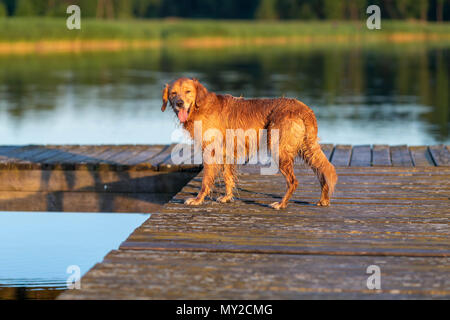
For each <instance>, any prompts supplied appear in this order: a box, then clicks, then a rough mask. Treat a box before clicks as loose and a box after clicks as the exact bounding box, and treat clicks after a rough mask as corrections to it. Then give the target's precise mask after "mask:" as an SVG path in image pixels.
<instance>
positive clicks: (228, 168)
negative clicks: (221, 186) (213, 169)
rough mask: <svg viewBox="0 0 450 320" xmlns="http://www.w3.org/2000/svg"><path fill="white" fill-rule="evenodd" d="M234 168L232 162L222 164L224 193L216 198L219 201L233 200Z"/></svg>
mask: <svg viewBox="0 0 450 320" xmlns="http://www.w3.org/2000/svg"><path fill="white" fill-rule="evenodd" d="M235 176H236V168H235V165H234V164H225V165H224V166H223V180H224V181H225V192H226V193H225V195H224V196H221V197H219V198H217V201H218V202H220V203H227V202H231V201H232V200H233V189H234V186H235V182H234V179H235Z"/></svg>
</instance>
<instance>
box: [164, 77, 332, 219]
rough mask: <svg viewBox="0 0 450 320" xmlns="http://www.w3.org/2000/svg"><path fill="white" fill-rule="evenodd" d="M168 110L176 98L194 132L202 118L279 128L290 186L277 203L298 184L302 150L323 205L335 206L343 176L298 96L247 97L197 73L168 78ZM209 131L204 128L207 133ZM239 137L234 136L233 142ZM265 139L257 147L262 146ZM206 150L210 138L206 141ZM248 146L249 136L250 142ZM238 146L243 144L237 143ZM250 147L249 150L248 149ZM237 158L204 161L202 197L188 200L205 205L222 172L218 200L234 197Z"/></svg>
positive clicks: (282, 165)
mask: <svg viewBox="0 0 450 320" xmlns="http://www.w3.org/2000/svg"><path fill="white" fill-rule="evenodd" d="M162 101H163V105H162V108H161V110H162V111H164V110H165V109H166V107H167V103H168V102H170V105H171V106H172V109H173V110H174V112H175V113H176V115H177V117H178V119H179V120H180V122H181V124H182V126H183V127H184V129H185V130H187V131H188V132H189V134H190V135H191V138H194V122H197V121H201V123H202V130H203V132H205V131H207V130H208V129H215V130H219V131H220V132H222V133H223V136H225V135H226V130H227V129H235V130H236V129H243V130H248V129H254V130H257V131H258V130H261V129H266V130H267V132H269V134H268V139H269V141H270V132H272V131H271V130H273V129H277V130H278V139H279V140H278V158H279V162H278V168H279V170H280V172H281V173H282V174H283V175H284V177H285V178H286V183H287V191H286V194H285V195H284V197H283V199H282V200H281V201H280V202H275V203H272V204H271V205H270V206H271V207H272V208H274V209H277V210H278V209H283V208H286V206H287V204H288V201H289V198H290V197H291V196H292V193H293V192H294V191H295V190H296V188H297V186H298V181H297V179H296V177H295V175H294V160H295V157H296V156H300V157H301V158H302V159H303V160H304V161H305V163H306V164H308V165H309V166H310V167H311V168H312V170H313V171H314V172H315V173H316V175H317V177H318V179H319V182H320V185H321V188H322V194H321V197H320V200H319V202H318V203H317V205H318V206H329V204H330V196H331V194H332V193H333V190H334V187H335V185H336V182H337V175H336V171H335V168H334V166H333V165H332V164H331V163H330V162H329V161H328V159H327V157H326V156H325V154H324V153H323V152H322V149H321V148H320V145H319V143H318V138H317V130H318V129H317V120H316V117H315V115H314V112H313V111H312V110H311V109H310V108H309V107H308V106H306V105H305V104H303V103H302V102H300V101H298V100H296V99H288V98H276V99H244V98H236V97H233V96H231V95H221V94H215V93H214V92H210V91H208V90H207V89H206V88H205V87H204V86H203V85H202V84H200V82H199V81H198V80H197V79H190V78H180V79H177V80H175V81H173V82H172V83H170V84H166V86H165V88H164V90H163V95H162ZM202 137H203V133H202ZM233 143H234V142H233ZM259 145H260V144H258V146H257V148H259ZM201 146H202V151H203V153H204V152H205V150H204V148H205V146H206V144H205V142H204V141H202V142H201ZM245 147H246V149H248V141H246V142H245ZM236 149H237V148H236ZM247 152H249V151H248V150H247ZM235 166H236V164H235V163H231V164H230V163H228V164H226V163H225V162H223V164H219V163H217V164H215V163H212V164H211V163H209V164H206V163H204V169H203V170H204V171H203V181H202V187H201V190H200V192H199V193H198V195H197V197H196V198H190V199H187V200H186V201H185V203H186V204H187V205H200V204H202V203H203V202H204V199H205V197H206V196H209V194H210V193H211V191H212V187H213V186H214V180H215V178H216V176H217V175H218V174H219V173H220V172H222V174H223V178H224V182H225V190H226V194H225V195H224V196H222V197H219V198H218V199H217V201H219V202H222V203H226V202H230V201H232V200H233V189H234V187H235V180H236V174H235V172H236V171H235Z"/></svg>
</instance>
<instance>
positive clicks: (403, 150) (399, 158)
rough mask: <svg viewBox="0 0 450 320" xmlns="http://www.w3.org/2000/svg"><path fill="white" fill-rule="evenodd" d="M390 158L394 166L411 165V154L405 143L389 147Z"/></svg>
mask: <svg viewBox="0 0 450 320" xmlns="http://www.w3.org/2000/svg"><path fill="white" fill-rule="evenodd" d="M391 159H392V165H393V166H394V167H413V162H412V159H411V154H410V153H409V149H408V147H407V146H406V145H404V146H393V147H391Z"/></svg>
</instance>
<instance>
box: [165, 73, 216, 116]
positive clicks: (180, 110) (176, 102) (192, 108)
mask: <svg viewBox="0 0 450 320" xmlns="http://www.w3.org/2000/svg"><path fill="white" fill-rule="evenodd" d="M207 95H208V90H206V88H205V87H204V86H203V85H202V84H200V82H199V81H198V80H197V79H189V78H180V79H177V80H175V81H173V82H172V83H170V84H166V86H165V87H164V91H163V95H162V100H163V105H162V107H161V111H163V112H164V110H166V107H167V103H168V102H170V105H171V106H172V109H173V111H174V112H175V113H176V115H177V116H178V119H179V120H180V122H181V123H184V122H186V121H187V120H188V119H189V117H192V114H193V113H195V112H196V110H198V109H199V108H200V106H201V105H202V104H203V103H204V101H205V99H206V97H207Z"/></svg>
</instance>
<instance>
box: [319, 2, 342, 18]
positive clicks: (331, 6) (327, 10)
mask: <svg viewBox="0 0 450 320" xmlns="http://www.w3.org/2000/svg"><path fill="white" fill-rule="evenodd" d="M323 1H324V3H323V10H324V16H325V18H326V19H330V20H341V19H342V18H343V15H344V1H343V0H323Z"/></svg>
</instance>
